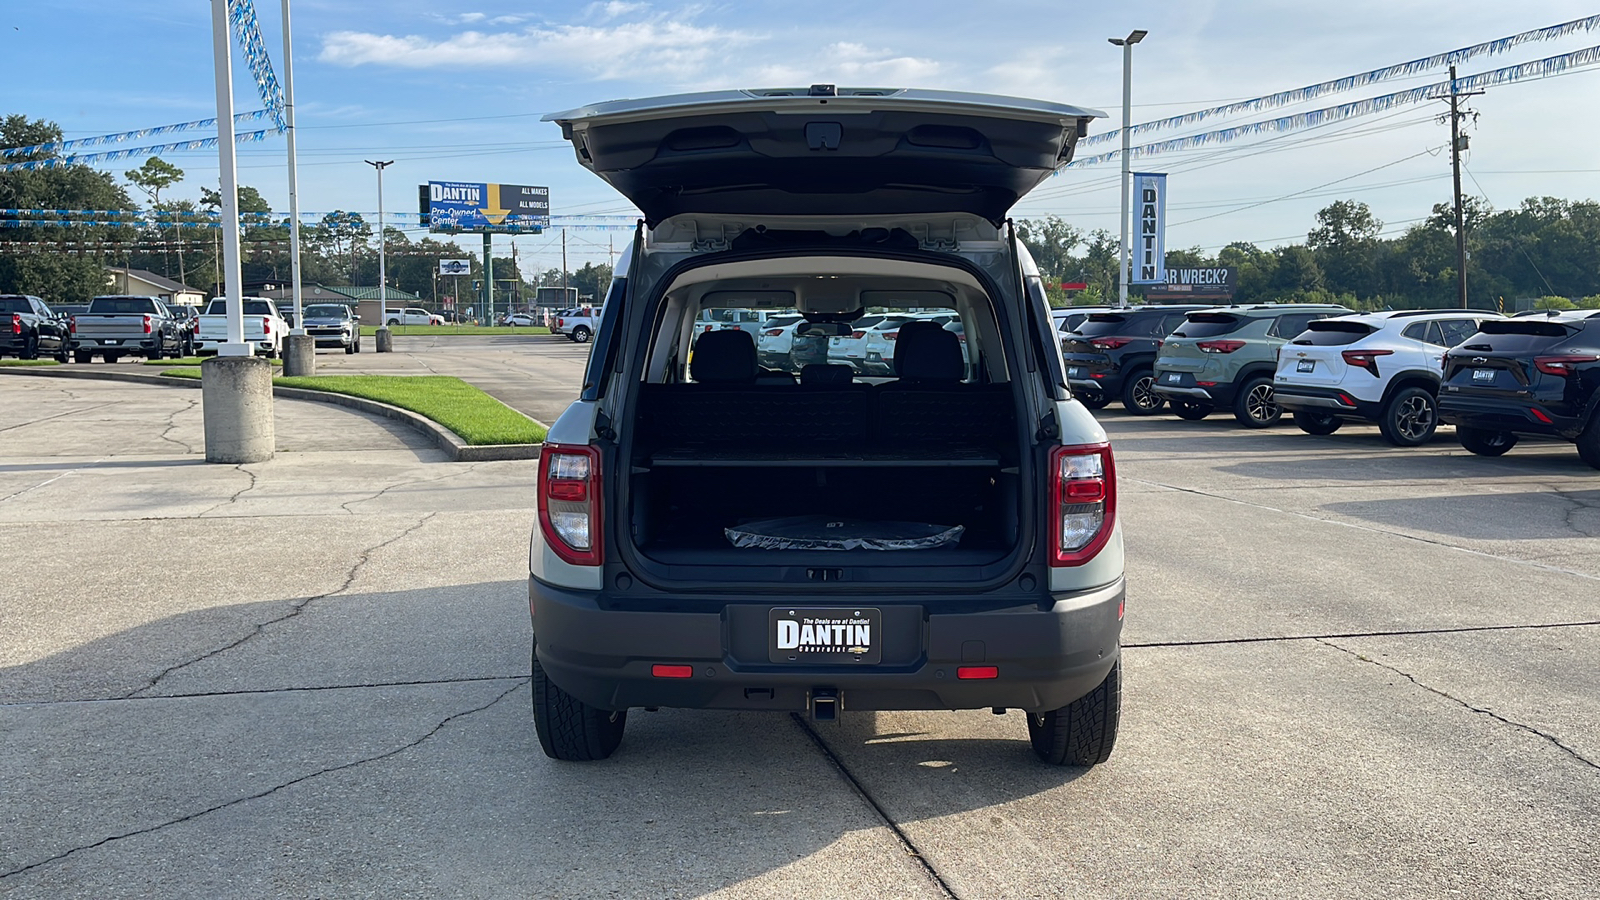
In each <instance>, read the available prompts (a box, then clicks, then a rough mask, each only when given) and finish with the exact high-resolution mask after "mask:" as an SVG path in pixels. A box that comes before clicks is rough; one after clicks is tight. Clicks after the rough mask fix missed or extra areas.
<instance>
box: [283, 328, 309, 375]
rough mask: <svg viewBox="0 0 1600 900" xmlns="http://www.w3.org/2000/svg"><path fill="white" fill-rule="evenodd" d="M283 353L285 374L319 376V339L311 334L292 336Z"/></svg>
mask: <svg viewBox="0 0 1600 900" xmlns="http://www.w3.org/2000/svg"><path fill="white" fill-rule="evenodd" d="M288 341H289V346H288V348H287V349H286V350H284V352H283V374H285V375H315V374H317V339H316V338H314V337H312V336H311V335H309V334H291V335H289V337H288Z"/></svg>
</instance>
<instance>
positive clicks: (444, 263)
mask: <svg viewBox="0 0 1600 900" xmlns="http://www.w3.org/2000/svg"><path fill="white" fill-rule="evenodd" d="M439 274H440V275H471V274H472V260H470V259H441V260H439Z"/></svg>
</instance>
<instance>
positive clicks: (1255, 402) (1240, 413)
mask: <svg viewBox="0 0 1600 900" xmlns="http://www.w3.org/2000/svg"><path fill="white" fill-rule="evenodd" d="M1233 417H1234V418H1235V419H1237V420H1238V422H1239V424H1240V425H1243V426H1244V427H1246V428H1271V427H1272V426H1274V425H1276V424H1278V420H1279V419H1282V418H1283V407H1281V406H1279V405H1278V404H1277V401H1276V399H1275V398H1274V397H1273V396H1272V380H1271V379H1268V378H1252V379H1250V380H1249V381H1246V382H1245V383H1244V386H1243V387H1242V388H1240V390H1239V396H1238V398H1237V399H1235V400H1234V401H1233Z"/></svg>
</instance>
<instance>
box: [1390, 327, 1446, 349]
mask: <svg viewBox="0 0 1600 900" xmlns="http://www.w3.org/2000/svg"><path fill="white" fill-rule="evenodd" d="M1400 333H1401V334H1402V335H1404V336H1406V337H1408V338H1411V339H1412V340H1414V341H1422V342H1423V343H1425V344H1432V345H1434V346H1435V347H1444V346H1446V344H1445V342H1444V334H1443V333H1442V332H1440V331H1439V323H1438V322H1413V323H1412V324H1410V325H1407V326H1406V330H1405V331H1402V332H1400Z"/></svg>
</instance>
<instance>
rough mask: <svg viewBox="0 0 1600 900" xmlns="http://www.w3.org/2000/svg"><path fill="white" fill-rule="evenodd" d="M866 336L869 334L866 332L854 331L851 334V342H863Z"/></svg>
mask: <svg viewBox="0 0 1600 900" xmlns="http://www.w3.org/2000/svg"><path fill="white" fill-rule="evenodd" d="M866 336H867V333H866V332H865V331H852V332H850V340H852V341H859V340H861V339H862V338H864V337H866Z"/></svg>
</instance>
